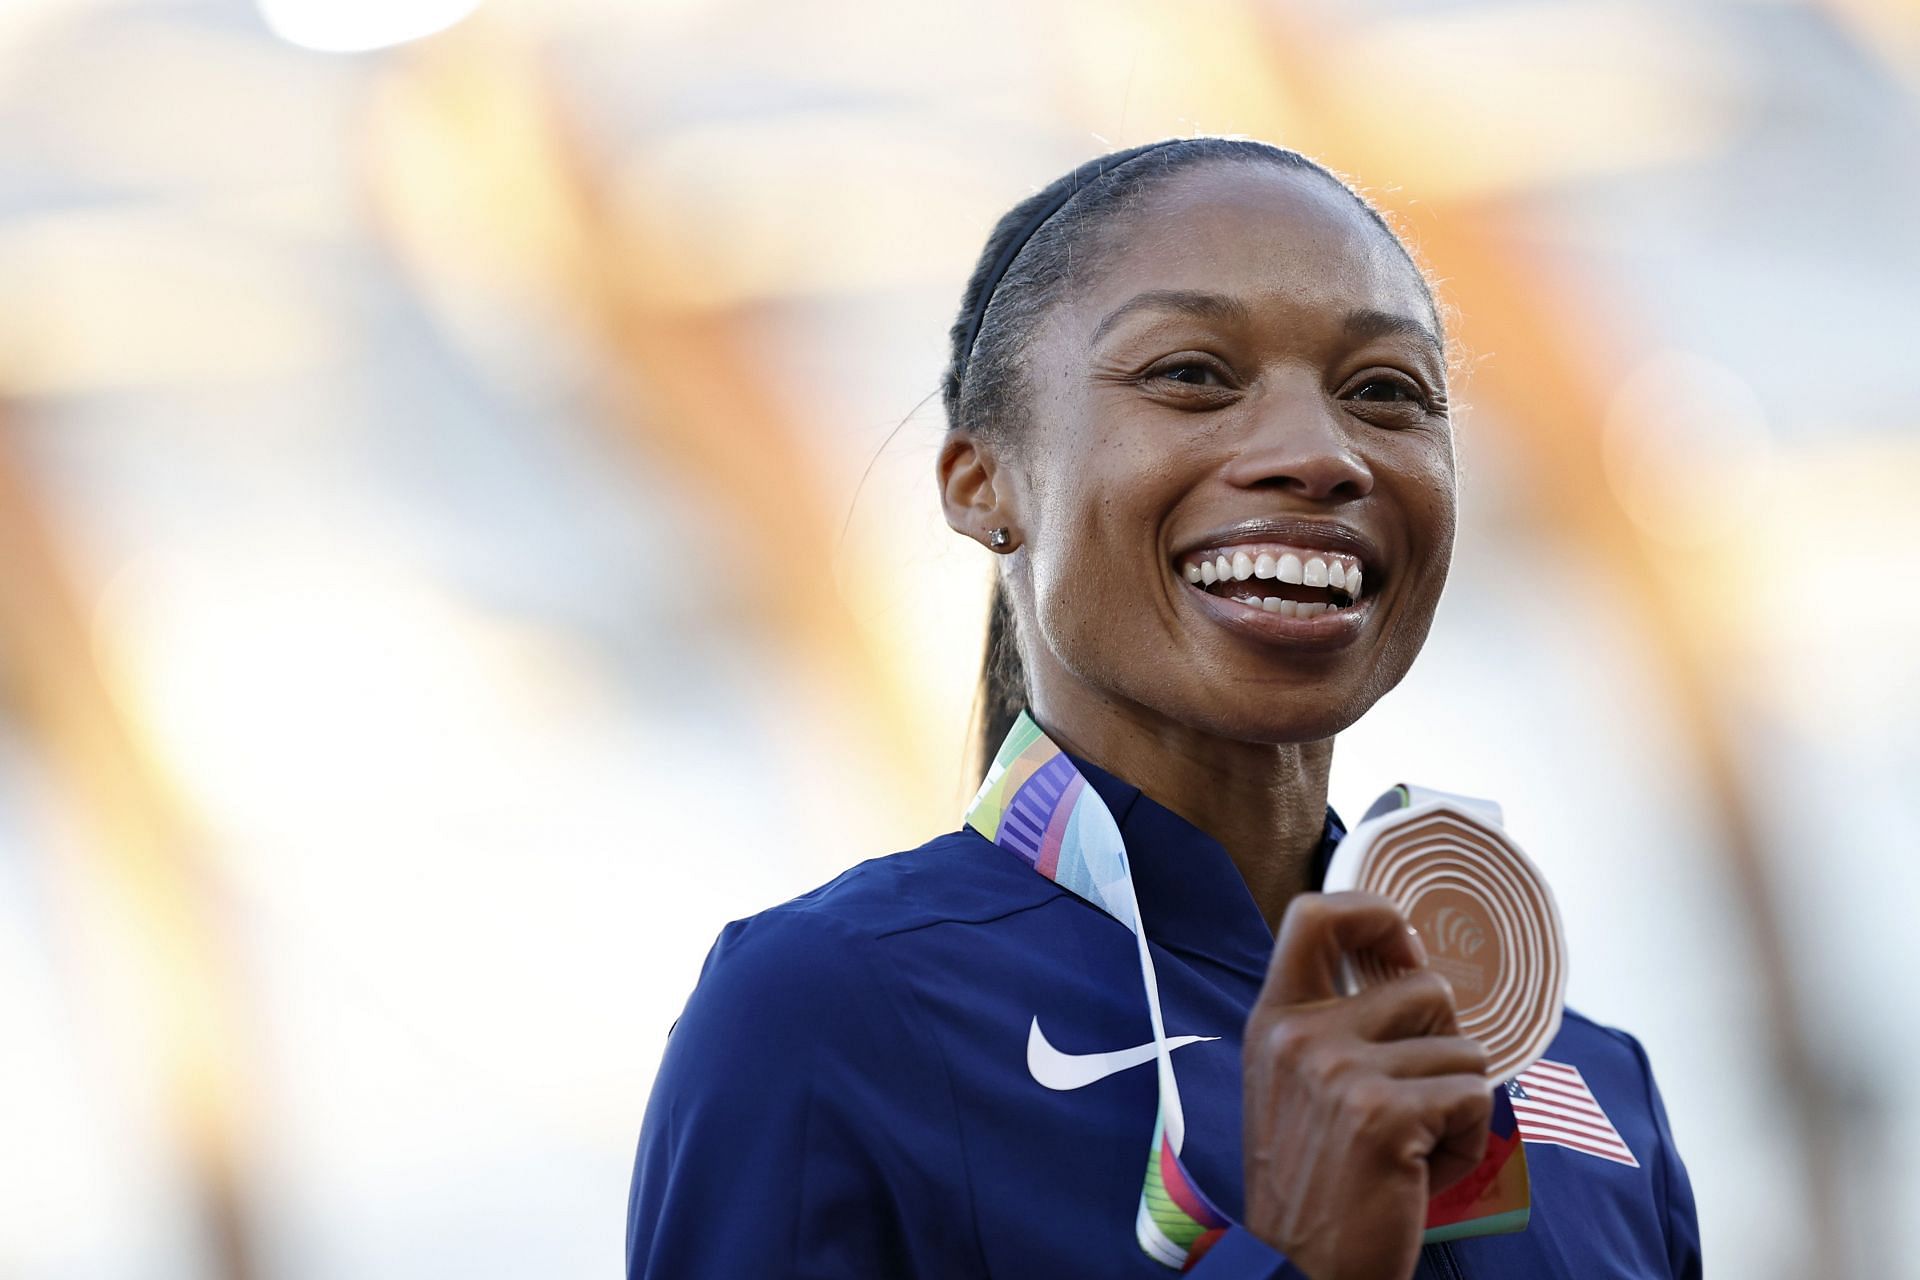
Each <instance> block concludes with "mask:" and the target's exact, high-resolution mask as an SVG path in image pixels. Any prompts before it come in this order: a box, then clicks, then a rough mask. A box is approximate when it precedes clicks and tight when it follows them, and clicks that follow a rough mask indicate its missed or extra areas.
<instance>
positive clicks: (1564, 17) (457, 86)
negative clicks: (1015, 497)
mask: <svg viewBox="0 0 1920 1280" xmlns="http://www.w3.org/2000/svg"><path fill="white" fill-rule="evenodd" d="M1917 105H1920V7H1917V6H1916V5H1914V4H1913V3H1911V2H1910V0H1823V2H1811V0H1809V2H1805V3H1793V2H1789V0H1748V2H1732V0H1727V2H1722V3H1706V2H1696V3H1675V2H1667V3H1658V4H1656V3H1651V2H1650V0H1649V2H1646V3H1596V2H1593V0H1586V2H1562V3H1554V2H1546V0H1541V2H1538V3H1517V2H1510V3H1467V2H1457V3H1433V4H1413V3H1399V2H1393V0H1340V2H1339V3H1335V2H1334V0H1322V2H1319V3H1307V2H1304V0H1302V2H1291V3H1282V2H1280V0H1267V2H1260V0H1188V2H1183V3H1180V4H1171V3H1147V2H1143V0H1099V2H1098V3H1096V2H1094V0H1019V2H1018V3H1016V2H1015V0H964V2H962V0H941V2H930V3H905V4H878V3H873V0H812V2H810V3H804V4H792V3H777V2H775V0H731V2H723V0H710V2H703V0H537V2H536V0H517V2H515V0H485V3H483V4H479V5H478V7H477V8H476V4H475V0H260V2H259V4H258V5H257V7H256V6H255V5H252V4H248V3H244V2H242V0H146V2H136V0H121V2H117V3H116V2H110V0H8V2H7V3H4V4H0V1098H4V1099H5V1102H4V1106H3V1108H0V1116H4V1119H5V1128H4V1133H0V1276H5V1277H9V1278H12V1277H22V1278H31V1280H41V1278H53V1277H58V1278H62V1280H64V1278H67V1277H74V1278H80V1277H85V1278H88V1280H92V1278H94V1277H100V1278H118V1277H139V1278H141V1280H146V1278H149V1277H153V1278H158V1280H174V1278H187V1277H193V1278H199V1277H207V1278H209V1280H254V1278H261V1280H265V1278H268V1277H272V1278H276V1280H277V1278H281V1277H286V1278H305V1277H355V1278H360V1277H369V1278H382V1277H419V1276H454V1275H461V1276H489V1277H491V1276H541V1277H548V1276H594V1275H611V1274H617V1273H618V1271H619V1268H620V1259H621V1254H622V1244H623V1215H624V1212H625V1206H626V1192H627V1179H628V1174H629V1169H630V1162H631V1158H632V1151H633V1144H634V1140H635V1136H636V1134H637V1131H638V1127H639V1123H640V1117H641V1113H642V1110H643V1108H644V1105H645V1101H646V1097H647V1091H648V1088H649V1084H650V1082H651V1079H652V1074H653V1070H654V1066H655V1063H656V1061H657V1059H658V1056H659V1054H660V1051H661V1048H662V1045H663V1042H664V1038H665V1035H666V1032H667V1029H668V1026H669V1024H670V1023H671V1021H672V1019H673V1018H674V1017H675V1016H676V1014H677V1012H678V1010H679V1008H680V1006H681V1003H682V1002H683V1001H684V999H685V997H686V994H687V991H688V990H689V988H690V987H691V985H692V982H693V980H694V977H695V975H696V974H697V972H698V969H699V965H700V963H701V960H702V958H703V956H704V953H705V950H706V948H707V946H708V944H709V943H710V941H711V940H712V938H713V935H714V933H715V931H716V930H717V929H718V928H719V927H720V926H721V925H722V924H723V923H724V922H725V921H727V920H729V919H732V918H735V917H737V916H741V915H745V914H748V913H750V912H752V911H754V910H756V909H758V908H760V907H763V906H766V905H769V904H771V903H773V902H775V901H777V900H780V899H782V898H785V897H787V896H790V895H791V894H793V893H796V892H799V891H801V890H804V889H806V888H809V887H811V886H813V885H815V884H817V883H819V882H821V881H823V880H825V879H827V878H828V877H830V876H831V875H833V874H834V873H835V872H837V871H838V870H840V869H841V868H843V867H844V866H846V865H848V864H849V863H851V862H853V861H856V860H858V859H860V858H865V857H868V856H873V855H876V854H881V853H885V852H888V851H890V850H894V849H899V848H905V847H910V846H912V845H914V844H917V843H919V842H920V841H922V840H924V839H926V838H927V837H929V836H931V835H933V834H935V833H937V832H939V831H944V830H948V829H951V828H952V827H954V826H956V825H958V821H959V813H960V810H961V807H962V805H963V803H964V801H965V799H966V798H967V797H968V796H969V795H970V794H971V792H972V790H973V786H974V784H975V782H976V779H975V778H974V776H973V775H972V768H973V751H974V747H973V740H972V734H973V732H974V726H973V723H972V720H971V715H972V705H971V704H972V697H973V692H974V682H975V679H976V676H977V672H978V668H979V657H980V647H981V641H982V636H983V628H984V603H985V598H986V587H987V583H988V580H989V578H988V575H989V566H988V563H987V561H988V557H987V554H986V553H985V552H984V551H982V550H980V549H979V547H978V546H977V545H976V544H974V543H972V542H969V541H965V540H963V539H960V538H956V537H954V536H953V535H952V534H951V533H950V532H949V531H948V530H947V529H946V527H945V525H944V523H943V522H942V520H941V518H940V516H939V513H938V511H937V509H936V506H935V501H934V491H933V485H932V466H933V459H934V453H935V449H936V447H937V443H938V440H939V437H940V433H941V430H942V426H943V424H942V423H941V421H940V417H939V411H938V402H937V398H935V399H932V400H929V398H928V397H929V395H930V393H932V392H933V391H934V389H935V387H936V384H937V378H938V375H939V372H940V369H941V365H942V361H943V355H944V340H943V335H944V332H945V329H946V327H947V325H948V324H949V323H950V320H951V316H952V311H953V309H954V307H955V306H956V305H957V302H958V298H959V294H960V288H961V284H962V282H963V280H964V278H965V276H966V273H967V272H968V271H969V269H970V268H971V266H972V262H973V258H974V255H975V253H976V252H977V250H978V248H979V245H980V244H981V242H982V241H983V239H984V237H985V234H986V232H987V229H988V228H989V226H990V225H991V223H992V221H993V220H994V219H995V218H996V217H997V216H998V214H999V213H1000V212H1001V211H1002V210H1003V209H1005V208H1006V207H1008V206H1010V205H1011V204H1012V203H1014V202H1015V201H1017V200H1018V199H1020V198H1022V197H1024V196H1025V195H1027V194H1029V193H1030V192H1031V191H1033V190H1034V189H1036V188H1037V187H1039V186H1041V185H1043V184H1044V183H1046V182H1047V181H1049V180H1051V179H1052V178H1053V177H1054V176H1055V175H1056V174H1058V173H1060V172H1062V171H1064V170H1065V169H1066V168H1068V167H1070V166H1071V165H1073V164H1075V163H1076V162H1078V161H1080V160H1082V159H1085V158H1087V157H1089V156H1092V155H1095V154H1098V153H1099V152H1101V151H1104V150H1107V149H1109V148H1112V147H1119V146H1124V145H1130V144H1132V143H1136V142H1141V141H1145V140H1149V139H1152V138H1156V137H1161V136H1166V135H1169V134H1189V133H1195V132H1226V133H1246V134H1252V135H1255V136H1258V137H1262V138H1265V139H1269V140H1272V141H1275V142H1279V143H1282V144H1286V145H1290V146H1294V147H1297V148H1300V149H1302V150H1305V151H1307V152H1308V153H1309V154H1311V155H1314V156H1316V157H1317V158H1319V159H1321V160H1323V161H1324V162H1326V163H1328V164H1329V165H1331V166H1332V167H1334V168H1335V169H1337V170H1338V171H1340V172H1342V173H1344V174H1346V175H1348V176H1349V177H1351V178H1352V179H1353V180H1354V181H1355V182H1356V183H1357V184H1358V185H1360V186H1361V188H1362V189H1363V190H1365V191H1367V192H1368V193H1369V194H1370V195H1371V196H1372V197H1373V198H1374V199H1375V200H1376V201H1377V202H1378V203H1379V204H1381V205H1382V206H1383V208H1385V209H1386V210H1387V211H1388V213H1389V216H1390V217H1392V218H1393V219H1394V221H1395V222H1396V224H1397V225H1398V226H1400V227H1401V228H1403V230H1404V231H1405V233H1406V235H1407V236H1408V238H1409V239H1410V241H1411V243H1412V244H1413V246H1414V249H1415V251H1416V253H1417V254H1418V255H1419V256H1420V257H1421V259H1422V261H1423V262H1424V263H1425V264H1426V265H1427V266H1428V268H1429V269H1430V270H1431V272H1432V273H1433V275H1434V277H1435V278H1436V280H1437V282H1438V284H1439V288H1440V291H1441V294H1442V296H1443V299H1444V301H1445V302H1446V304H1447V306H1448V308H1449V309H1450V312H1451V317H1452V324H1453V334H1454V341H1455V343H1456V344H1457V345H1458V347H1459V348H1460V349H1461V351H1462V353H1463V357H1462V367H1461V369H1460V370H1459V372H1458V374H1457V378H1456V383H1455V395H1454V399H1455V402H1456V404H1457V403H1459V402H1461V401H1462V400H1464V401H1465V405H1466V408H1465V410H1464V412H1462V413H1459V414H1457V415H1456V419H1457V421H1458V423H1459V433H1460V447H1461V451H1462V457H1463V467H1464V477H1465V479H1464V493H1463V503H1464V521H1465V523H1464V527H1463V532H1462V538H1461V542H1460V546H1459V551H1458V555H1457V558H1456V561H1455V567H1454V571H1453V579H1452V582H1451V585H1450V588H1449V594H1448V597H1447V599H1446V602H1445V604H1444V606H1443V607H1442V610H1441V614H1440V618H1439V621H1438V623H1437V625H1436V628H1435V632H1434V636H1433V639H1432V642H1431V643H1430V645H1429V647H1428V650H1427V652H1426V654H1425V655H1424V656H1423V658H1422V660H1421V662H1420V664H1419V665H1417V666H1416V668H1415V670H1414V673H1413V675H1412V676H1411V677H1410V678H1409V680H1408V681H1407V683H1406V684H1405V685H1403V686H1402V687H1401V688H1400V689H1399V690H1398V691H1397V692H1395V693H1394V694H1392V695H1391V696H1390V697H1388V698H1387V699H1386V700H1385V701H1384V702H1383V703H1382V704H1381V705H1380V706H1379V707H1378V708H1377V709H1376V710H1375V711H1374V712H1373V713H1372V714H1371V715H1369V716H1368V717H1367V718H1366V719H1365V720H1364V721H1363V722H1362V723H1361V724H1360V725H1358V726H1356V727H1355V728H1354V729H1353V730H1352V731H1351V732H1350V733H1349V734H1348V735H1346V736H1345V738H1344V739H1343V744H1342V746H1341V748H1340V750H1339V752H1338V755H1337V763H1336V770H1335V786H1334V799H1335V802H1336V804H1337V805H1338V806H1339V807H1340V808H1341V809H1342V811H1343V812H1345V813H1346V814H1348V816H1349V817H1351V816H1354V815H1356V814H1357V813H1358V812H1359V811H1360V810H1361V809H1362V808H1363V807H1364V806H1365V804H1366V803H1367V802H1368V801H1369V800H1370V799H1371V798H1372V796H1373V795H1375V794H1376V793H1377V792H1378V791H1380V790H1381V789H1383V788H1384V787H1386V786H1388V785H1390V784H1392V783H1394V782H1396V781H1399V780H1401V779H1409V780H1414V781H1419V782H1422V783H1426V784H1429V785H1434V786H1439V787H1444V788H1448V789H1452V790H1457V791H1464V792H1469V793H1473V794H1479V795H1486V796H1493V797H1496V798H1498V799H1499V800H1501V801H1502V802H1503V803H1504V804H1505V806H1506V809H1507V813H1508V818H1509V824H1510V828H1511V829H1512V830H1513V831H1514V832H1515V833H1516V834H1517V836H1518V837H1519V838H1520V840H1521V841H1522V842H1523V843H1524V844H1525V845H1526V846H1527V847H1528V848H1529V849H1530V850H1531V851H1532V852H1533V853H1534V854H1535V856H1536V857H1537V858H1538V859H1539V860H1540V861H1541V862H1542V863H1543V864H1544V865H1545V867H1546V870H1547V872H1548V874H1549V876H1550V878H1551V879H1552V880H1553V881H1554V883H1555V885H1556V887H1557V888H1558V891H1559V894H1560V898H1561V902H1562V905H1563V909H1564V911H1565V915H1566V919H1567V926H1568V930H1569V933H1570V936H1571V942H1572V946H1573V957H1574V967H1573V971H1572V987H1571V992H1570V996H1571V1000H1572V1003H1573V1004H1574V1005H1576V1006H1577V1007H1579V1008H1581V1009H1583V1010H1584V1011H1585V1012H1587V1013H1589V1014H1591V1015H1593V1016H1595V1017H1597V1018H1600V1019H1601V1020H1603V1021H1607V1022H1612V1023H1616V1024H1619V1025H1623V1026H1625V1027H1627V1028H1629V1029H1630V1030H1632V1031H1634V1032H1635V1033H1637V1034H1638V1035H1639V1036H1640V1037H1641V1039H1642V1040H1643V1041H1644V1042H1645V1044H1646V1045H1647V1046H1648V1049H1649V1051H1650V1053H1651V1056H1652V1059H1653V1062H1654V1064H1655V1067H1656V1070H1657V1072H1658V1076H1659V1079H1660V1082H1661V1085H1662V1087H1663V1090H1664V1092H1665V1097H1666V1101H1667V1105H1668V1108H1669V1111H1670V1113H1671V1116H1672V1123H1673V1130H1674V1133H1675V1135H1676V1139H1677V1142H1678V1144H1679V1146H1680V1149H1681V1152H1682V1154H1683V1155H1684V1157H1685V1158H1686V1160H1687V1162H1688V1164H1689V1166H1690V1168H1691V1171H1692V1175H1693V1179H1694V1183H1695V1187H1696V1190H1697V1194H1698V1198H1699V1208H1700V1218H1701V1223H1702V1229H1703V1233H1704V1237H1705V1254H1706V1258H1707V1260H1708V1266H1709V1267H1710V1272H1709V1274H1712V1275H1718V1276H1740V1277H1747V1278H1750V1280H1752V1278H1766V1277H1801V1276H1811V1275H1818V1276H1823V1277H1826V1276H1849V1277H1850V1276H1862V1277H1865V1276H1873V1277H1883V1276H1920V1261H1917V1259H1920V1164H1916V1161H1915V1159H1914V1157H1913V1152H1914V1151H1915V1150H1916V1149H1920V1091H1916V1090H1915V1089H1914V1088H1913V1087H1912V1086H1911V1084H1910V1079H1911V1075H1912V1064H1913V1063H1914V1062H1915V1061H1916V1060H1920V1020H1916V1017H1915V1010H1916V1001H1915V999H1914V997H1913V996H1912V994H1911V990H1910V988H1908V986H1907V983H1908V982H1909V981H1910V980H1911V975H1912V974H1913V973H1914V972H1915V970H1916V967H1920V930H1916V928H1915V927H1914V924H1913V914H1914V910H1915V903H1916V902H1920V861H1917V860H1916V855H1920V845H1917V843H1916V839H1915V836H1914V832H1915V830H1916V829H1917V828H1920V804H1917V803H1916V798H1915V796H1916V787H1915V783H1914V782H1913V779H1914V777H1915V776H1916V774H1920V740H1917V738H1916V733H1915V729H1914V725H1915V724H1916V722H1920V687H1917V686H1916V683H1915V680H1914V674H1913V662H1912V659H1911V655H1912V654H1913V653H1914V652H1915V651H1916V647H1917V646H1920V597H1917V596H1916V594H1915V593H1914V591H1913V589H1912V584H1913V582H1914V576H1913V575H1914V572H1915V570H1916V568H1920V556H1917V555H1916V553H1915V552H1914V551H1913V550H1912V548H1913V547H1914V546H1915V544H1916V542H1920V504H1916V503H1915V502H1914V500H1913V497H1912V494H1913V493H1914V491H1915V487H1916V485H1917V484H1920V434H1917V433H1916V428H1920V398H1917V397H1916V395H1915V379H1916V376H1920V359H1917V358H1916V356H1917V353H1920V341H1917V339H1920V323H1916V321H1915V318H1914V316H1915V300H1916V291H1917V290H1920V230H1917V228H1920V166H1916V160H1920V117H1917V112H1916V107H1917ZM1903 583H1904V584H1906V585H1904V586H1903V585H1902V584H1903Z"/></svg>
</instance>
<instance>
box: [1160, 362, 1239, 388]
mask: <svg viewBox="0 0 1920 1280" xmlns="http://www.w3.org/2000/svg"><path fill="white" fill-rule="evenodd" d="M1152 376H1153V377H1155V378H1165V379H1166V380H1167V381H1169V382H1180V383H1185V384H1186V385H1188V386H1190V387H1223V386H1225V385H1226V379H1225V378H1223V377H1221V376H1220V371H1219V370H1218V369H1216V368H1214V367H1213V366H1212V365H1210V364H1205V363H1202V362H1201V361H1198V360H1187V361H1183V362H1181V363H1179V364H1169V365H1163V366H1161V367H1160V368H1158V369H1155V370H1154V371H1153V374H1152Z"/></svg>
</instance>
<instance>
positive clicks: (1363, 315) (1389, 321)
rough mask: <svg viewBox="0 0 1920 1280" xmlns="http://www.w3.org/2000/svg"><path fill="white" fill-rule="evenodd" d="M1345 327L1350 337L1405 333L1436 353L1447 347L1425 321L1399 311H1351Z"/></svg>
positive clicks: (1375, 336)
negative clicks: (1443, 345) (1442, 344)
mask: <svg viewBox="0 0 1920 1280" xmlns="http://www.w3.org/2000/svg"><path fill="white" fill-rule="evenodd" d="M1344 327H1345V329H1346V331H1347V336H1348V337H1349V338H1355V339H1360V340H1365V339H1367V338H1384V337H1387V336H1388V335H1390V334H1396V333H1405V334H1411V335H1413V336H1414V337H1416V338H1419V339H1420V340H1421V341H1422V342H1424V343H1426V344H1427V345H1428V346H1430V347H1432V348H1433V350H1434V354H1436V355H1440V354H1443V353H1444V351H1445V348H1443V347H1442V346H1441V345H1440V339H1439V337H1438V336H1436V335H1435V334H1434V332H1433V330H1432V329H1429V328H1428V327H1427V326H1426V324H1425V323H1423V322H1422V321H1420V320H1416V319H1414V318H1413V317H1412V316H1407V315H1401V314H1400V313H1399V312H1397V311H1376V310H1374V309H1372V308H1370V307H1367V308H1362V309H1361V310H1359V311H1349V312H1347V321H1346V325H1345V326H1344Z"/></svg>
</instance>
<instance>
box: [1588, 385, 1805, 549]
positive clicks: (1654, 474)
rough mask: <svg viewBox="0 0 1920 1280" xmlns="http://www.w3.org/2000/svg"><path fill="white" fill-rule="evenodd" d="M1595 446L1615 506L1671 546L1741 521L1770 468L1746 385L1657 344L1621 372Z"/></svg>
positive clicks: (1761, 423) (1757, 410) (1769, 448)
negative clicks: (1654, 352) (1653, 351)
mask: <svg viewBox="0 0 1920 1280" xmlns="http://www.w3.org/2000/svg"><path fill="white" fill-rule="evenodd" d="M1603 449H1604V457H1605V466H1606V472H1607V483H1608V484H1609V485H1610V486H1611V488H1612V489H1613V493H1614V496H1615V497H1616V498H1617V499H1618V500H1619V502H1620V505H1621V507H1622V509H1624V510H1625V511H1626V513H1627V515H1628V516H1629V517H1630V518H1631V519H1632V520H1633V522H1634V523H1635V524H1637V525H1638V526H1640V528H1641V529H1642V530H1643V531H1645V532H1646V533H1647V534H1649V535H1650V536H1652V537H1654V538H1657V539H1658V540H1660V541H1661V542H1665V543H1668V544H1670V545H1675V546H1698V545H1700V544H1703V543H1709V542H1715V541H1718V540H1721V539H1724V538H1727V537H1730V536H1731V535H1733V534H1736V533H1738V532H1739V531H1740V530H1741V529H1743V528H1746V527H1750V526H1751V524H1752V523H1753V522H1754V520H1755V519H1756V517H1758V516H1760V515H1761V514H1762V510H1763V507H1764V504H1765V502H1766V500H1767V496H1768V491H1769V488H1770V482H1771V477H1772V474H1773V457H1774V449H1773V441H1772V438H1771V437H1770V436H1769V435H1768V433H1767V426H1766V419H1765V415H1764V412H1763V410H1762V409H1761V405H1760V399H1759V397H1758V396H1757V395H1755V394H1754V391H1753V388H1752V387H1750V386H1748V385H1747V384H1746V383H1745V382H1744V381H1742V380H1741V378H1740V377H1739V375H1737V374H1735V373H1734V372H1733V371H1732V370H1730V369H1728V368H1726V367H1725V366H1724V365H1721V364H1718V363H1715V362H1714V361H1712V360H1710V359H1708V358H1707V357H1705V356H1702V355H1697V354H1695V353H1693V352H1689V351H1677V350H1674V351H1663V352H1661V353H1660V354H1658V355H1656V356H1654V357H1652V358H1651V359H1649V360H1647V361H1645V362H1644V363H1642V364H1641V365H1640V367H1639V368H1637V369H1635V370H1634V371H1633V372H1632V373H1631V374H1629V375H1628V376H1627V379H1626V380H1625V381H1624V382H1622V383H1621V384H1620V389H1619V390H1618V391H1617V392H1615V393H1614V397H1613V402H1612V404H1611V405H1609V406H1608V409H1607V420H1606V432H1605V437H1604V440H1603Z"/></svg>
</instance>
